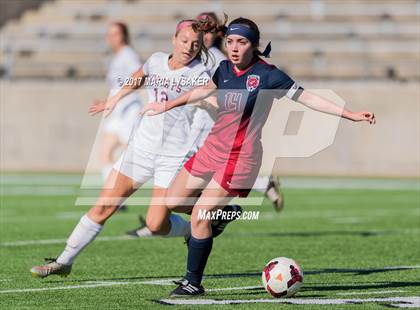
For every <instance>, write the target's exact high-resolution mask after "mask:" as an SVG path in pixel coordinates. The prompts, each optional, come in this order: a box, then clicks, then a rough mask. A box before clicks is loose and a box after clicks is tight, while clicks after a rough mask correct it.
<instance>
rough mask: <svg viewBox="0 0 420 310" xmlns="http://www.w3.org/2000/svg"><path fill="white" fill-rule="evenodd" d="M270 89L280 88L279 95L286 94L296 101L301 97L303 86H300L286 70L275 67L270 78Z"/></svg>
mask: <svg viewBox="0 0 420 310" xmlns="http://www.w3.org/2000/svg"><path fill="white" fill-rule="evenodd" d="M268 87H269V89H280V90H282V91H281V92H280V95H279V96H278V97H283V96H286V97H287V98H289V99H292V100H294V101H296V100H298V99H299V96H300V95H301V94H302V91H303V88H302V87H301V86H299V85H298V84H297V83H296V82H295V81H294V80H293V79H292V78H291V77H290V76H289V75H287V74H286V73H285V72H283V71H281V70H279V69H277V68H275V69H273V70H272V71H271V72H270V75H269V79H268Z"/></svg>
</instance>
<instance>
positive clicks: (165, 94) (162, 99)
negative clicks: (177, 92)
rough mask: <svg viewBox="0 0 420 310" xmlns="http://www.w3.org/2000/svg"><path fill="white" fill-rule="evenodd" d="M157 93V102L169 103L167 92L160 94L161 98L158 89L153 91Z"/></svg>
mask: <svg viewBox="0 0 420 310" xmlns="http://www.w3.org/2000/svg"><path fill="white" fill-rule="evenodd" d="M153 90H154V92H155V102H165V101H168V94H167V93H166V92H165V91H163V90H162V91H161V92H160V98H158V97H159V90H158V89H157V88H154V89H153Z"/></svg>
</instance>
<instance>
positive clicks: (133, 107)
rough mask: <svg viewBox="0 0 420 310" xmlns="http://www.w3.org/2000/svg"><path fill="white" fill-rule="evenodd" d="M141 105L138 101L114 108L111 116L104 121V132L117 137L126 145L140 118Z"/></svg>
mask: <svg viewBox="0 0 420 310" xmlns="http://www.w3.org/2000/svg"><path fill="white" fill-rule="evenodd" d="M140 109H141V104H140V102H139V101H131V102H129V103H128V104H123V105H121V106H118V105H117V107H116V108H115V110H114V111H112V113H111V115H110V116H109V117H108V118H107V119H105V124H104V125H103V130H104V132H107V133H112V134H114V135H117V136H118V140H120V142H121V143H123V144H128V142H129V139H130V136H131V133H132V131H133V127H134V125H135V124H136V121H137V120H138V119H139V117H140Z"/></svg>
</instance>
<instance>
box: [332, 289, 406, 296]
mask: <svg viewBox="0 0 420 310" xmlns="http://www.w3.org/2000/svg"><path fill="white" fill-rule="evenodd" d="M404 292H405V291H403V290H391V291H374V292H350V293H337V295H340V296H351V295H374V294H393V293H404Z"/></svg>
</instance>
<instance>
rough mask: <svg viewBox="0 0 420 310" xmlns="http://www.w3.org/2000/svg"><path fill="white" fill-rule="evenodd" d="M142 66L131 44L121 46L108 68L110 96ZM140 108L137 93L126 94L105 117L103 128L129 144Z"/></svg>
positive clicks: (107, 77)
mask: <svg viewBox="0 0 420 310" xmlns="http://www.w3.org/2000/svg"><path fill="white" fill-rule="evenodd" d="M140 67H141V62H140V60H139V57H138V55H137V54H136V52H135V51H134V50H133V49H132V48H131V47H130V46H125V47H123V48H121V49H120V50H119V51H118V53H117V54H115V55H114V57H113V58H112V60H111V63H110V65H109V68H108V73H107V76H106V79H107V82H108V85H109V88H110V90H109V96H113V95H115V94H116V93H117V92H118V90H119V89H120V88H121V86H122V84H124V83H126V82H127V79H129V78H130V77H131V75H132V74H133V73H134V72H135V71H137V70H138V69H139V68H140ZM140 109H141V103H140V98H139V96H138V95H137V94H136V93H132V94H130V95H128V96H126V97H125V98H123V99H122V100H121V101H120V102H119V103H118V104H117V106H116V107H115V109H114V111H113V112H112V114H111V115H110V116H109V117H108V118H106V119H105V121H104V123H103V130H104V131H105V132H107V133H111V134H114V135H116V136H117V137H118V139H119V141H120V142H121V143H123V144H127V143H128V140H129V139H130V135H131V132H132V129H133V126H134V124H135V123H136V120H137V119H138V116H139V113H140Z"/></svg>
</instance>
